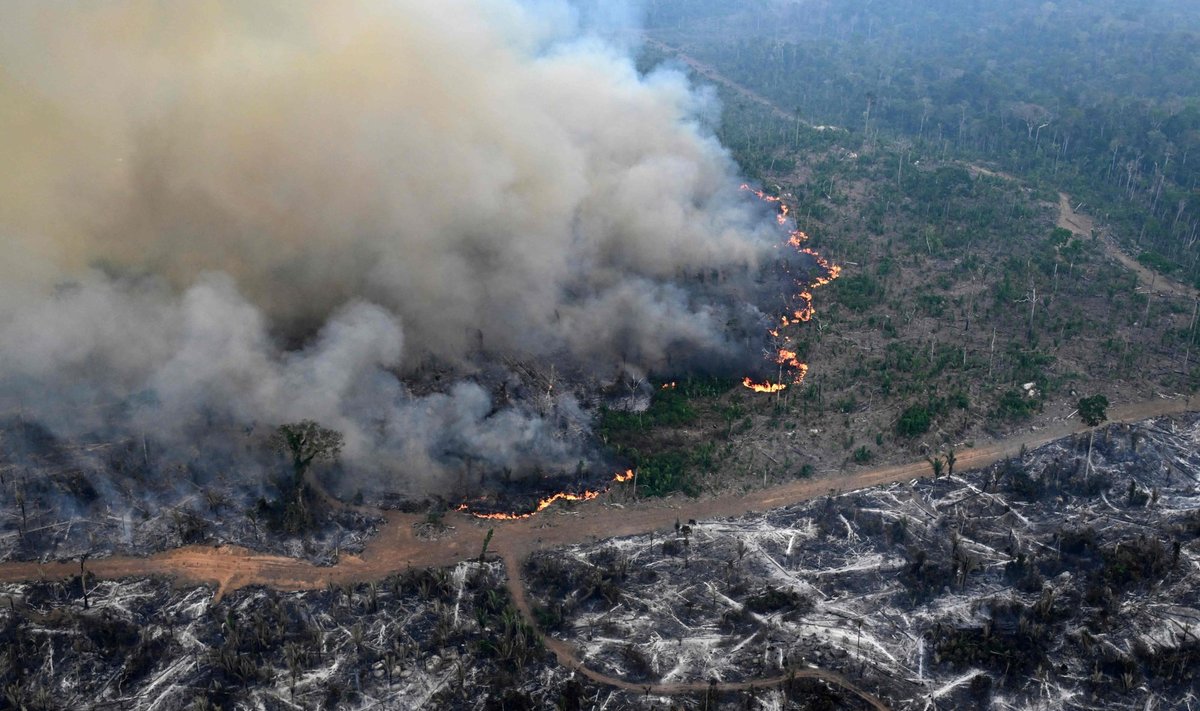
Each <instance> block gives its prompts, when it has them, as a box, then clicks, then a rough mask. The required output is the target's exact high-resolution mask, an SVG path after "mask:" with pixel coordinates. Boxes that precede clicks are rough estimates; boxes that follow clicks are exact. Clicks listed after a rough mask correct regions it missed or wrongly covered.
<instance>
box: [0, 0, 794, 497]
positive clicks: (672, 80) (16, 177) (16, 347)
mask: <svg viewBox="0 0 1200 711" xmlns="http://www.w3.org/2000/svg"><path fill="white" fill-rule="evenodd" d="M605 7H606V4H601V3H596V4H592V5H590V6H588V7H586V8H583V9H580V8H579V7H578V6H573V5H571V4H570V3H568V2H566V1H565V0H562V1H558V0H542V1H540V2H521V1H519V0H439V1H438V2H428V1H427V0H389V1H387V2H384V1H382V0H379V1H377V2H366V1H364V2H295V1H291V0H288V1H284V0H279V1H277V2H253V3H247V2H241V0H185V1H181V2H171V3H163V2H158V1H157V0H114V1H112V2H99V3H88V4H77V3H67V2H49V1H47V0H32V1H29V2H26V1H25V0H10V1H9V2H6V3H4V4H3V5H0V154H3V155H5V156H6V163H7V166H6V170H5V171H4V172H3V173H2V174H0V195H2V196H3V199H0V239H3V245H4V254H5V258H4V259H3V260H0V391H2V392H3V394H4V396H5V397H6V398H7V400H8V401H9V402H10V403H11V402H17V403H18V404H19V406H20V407H21V408H22V411H23V413H24V414H25V415H26V416H32V417H34V418H38V419H42V420H45V421H47V422H50V423H53V424H52V426H54V427H56V428H59V429H64V430H67V431H68V432H70V431H76V432H78V431H82V430H84V429H88V428H95V427H98V426H99V423H98V422H97V420H96V418H95V417H91V416H89V414H88V413H89V412H91V411H92V409H94V408H95V407H97V406H98V404H103V403H113V402H120V403H123V407H122V412H123V413H125V414H123V415H122V422H120V423H119V424H120V426H121V427H130V428H134V427H136V428H138V429H139V430H141V431H145V430H147V429H149V430H150V431H152V432H158V433H160V436H163V437H169V436H170V433H171V432H172V431H173V430H178V429H179V428H181V427H182V426H183V424H184V423H187V422H191V421H193V420H195V418H197V417H199V416H200V415H201V413H203V416H205V417H209V418H211V417H218V418H222V419H225V420H228V421H230V422H235V423H243V424H253V423H278V422H282V421H287V420H293V419H299V418H312V419H317V420H320V421H321V422H323V423H324V424H326V425H328V426H332V427H336V428H338V429H341V430H342V431H343V432H344V433H345V434H346V436H347V440H348V441H347V452H346V453H347V455H348V458H349V460H350V463H351V465H352V466H353V467H357V468H358V469H360V470H364V471H370V472H373V473H376V474H380V473H382V474H385V475H387V477H385V478H387V479H390V480H391V481H390V482H388V483H389V484H394V485H397V486H404V485H414V486H416V488H418V489H421V488H429V487H431V486H438V485H444V484H453V483H454V482H453V481H448V475H450V474H454V473H456V472H457V473H458V474H459V475H461V473H462V471H464V470H467V469H471V468H472V467H475V468H478V469H481V470H482V469H487V468H496V467H506V468H515V469H520V468H533V467H537V466H568V465H569V464H570V463H571V462H572V461H573V460H575V459H577V458H578V457H579V456H580V451H579V450H578V448H577V447H576V446H575V445H574V444H572V442H571V437H569V436H567V435H566V434H565V433H574V432H578V431H579V430H580V429H581V428H583V427H584V425H585V423H586V419H587V418H586V415H585V414H583V413H582V412H580V410H579V409H578V407H577V405H576V403H575V402H574V400H572V399H571V398H570V397H569V396H559V395H553V396H550V395H547V397H548V398H549V400H546V399H545V398H543V401H542V402H541V404H540V405H536V406H535V405H532V404H530V405H520V404H516V405H511V406H508V407H506V408H501V409H498V408H499V406H500V405H503V404H504V403H497V402H493V400H494V399H495V398H494V397H493V394H492V393H490V392H488V391H487V390H485V389H484V388H482V387H481V386H479V385H476V384H472V383H469V382H465V381H463V382H459V383H458V384H457V385H454V386H453V387H450V388H449V389H448V391H447V392H446V393H445V394H439V395H434V396H426V397H419V398H418V397H414V396H412V395H411V394H410V393H409V391H408V389H407V388H406V387H405V386H404V385H403V384H402V382H401V379H402V377H403V376H405V375H406V374H412V373H414V372H416V371H417V370H418V369H419V368H422V367H426V368H427V367H431V366H437V367H441V368H449V369H451V370H454V371H456V372H458V373H460V374H469V373H471V372H478V369H479V368H480V367H481V364H483V363H487V362H494V361H497V360H500V359H515V360H530V359H538V360H540V361H552V362H556V363H562V364H564V365H566V366H568V367H574V368H577V369H593V370H597V371H598V370H599V369H604V372H603V374H602V375H603V377H609V376H611V374H612V373H614V372H616V370H617V368H618V367H619V366H621V365H627V366H629V367H631V368H635V369H639V370H641V371H655V370H659V371H662V370H665V369H668V368H672V367H682V366H685V365H687V364H689V363H712V364H726V365H727V364H730V363H733V362H737V361H738V360H739V359H741V358H743V357H744V356H745V353H746V350H747V343H746V341H745V340H744V337H742V336H740V335H733V334H734V333H735V331H736V329H734V330H731V328H730V324H731V323H745V322H747V321H752V320H753V319H754V318H755V317H756V316H757V313H756V312H755V311H754V309H753V307H751V306H748V305H744V302H745V299H744V298H742V297H744V294H741V293H739V289H741V288H742V285H744V282H745V281H746V280H745V278H744V277H745V275H747V274H753V273H754V270H755V269H756V268H757V267H758V265H759V263H760V262H761V261H762V260H763V257H764V255H765V254H767V250H768V249H769V247H770V245H771V244H772V243H773V241H774V239H775V233H774V231H773V229H772V225H771V223H770V221H769V220H763V215H762V212H761V209H760V208H759V206H757V205H755V204H753V202H752V201H750V200H748V199H747V197H746V196H745V195H744V194H741V193H739V191H738V189H737V187H738V181H737V179H736V176H735V167H734V166H733V164H732V162H731V161H730V159H729V157H728V155H727V154H726V153H725V152H724V151H723V150H722V148H721V147H720V146H719V145H718V144H717V142H716V140H715V139H714V137H713V136H712V133H711V132H710V130H709V129H708V128H707V126H708V124H709V122H710V121H711V118H712V117H713V115H714V106H713V101H712V97H711V96H710V95H709V94H707V93H705V92H702V91H697V90H696V89H694V88H693V87H691V86H690V85H689V84H688V82H687V80H686V78H685V77H684V76H683V75H682V74H680V73H677V72H673V71H658V72H654V73H652V74H650V75H648V76H643V75H639V73H638V72H637V71H636V70H635V67H634V64H633V61H632V59H631V57H630V55H629V53H628V51H627V45H628V43H629V42H630V38H631V37H633V36H634V35H631V34H629V33H622V32H621V31H620V30H621V25H623V24H624V22H625V21H627V20H628V19H629V18H631V17H632V16H633V14H632V13H630V12H629V11H628V8H627V7H625V6H623V5H622V7H620V8H618V9H617V10H615V11H613V10H612V9H611V8H609V10H606V11H604V12H601V8H605ZM613 18H619V20H618V21H614V19H613ZM598 28H599V29H598ZM601 30H602V31H601ZM518 385H519V384H518ZM10 406H11V404H10ZM105 412H106V413H107V412H110V410H108V409H105ZM105 417H111V415H109V414H106V415H105ZM105 424H107V425H114V424H116V423H112V422H107V423H105ZM449 478H452V477H449ZM404 482H408V483H409V484H404Z"/></svg>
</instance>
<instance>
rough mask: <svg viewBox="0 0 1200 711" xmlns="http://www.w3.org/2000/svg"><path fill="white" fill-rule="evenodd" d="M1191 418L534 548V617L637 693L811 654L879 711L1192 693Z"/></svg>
mask: <svg viewBox="0 0 1200 711" xmlns="http://www.w3.org/2000/svg"><path fill="white" fill-rule="evenodd" d="M1198 444H1200V418H1198V417H1197V416H1194V415H1192V416H1183V417H1179V418H1175V419H1159V420H1154V421H1149V422H1146V423H1142V424H1139V425H1136V426H1125V425H1119V426H1118V425H1114V426H1110V427H1107V428H1105V429H1102V430H1100V431H1099V432H1098V433H1097V434H1096V437H1095V440H1094V442H1093V443H1092V447H1091V450H1092V451H1091V464H1090V466H1089V464H1088V449H1089V438H1088V437H1087V436H1082V435H1081V436H1077V437H1074V438H1069V439H1067V440H1062V441H1059V442H1056V443H1054V444H1051V445H1048V446H1046V447H1043V448H1040V449H1038V450H1036V451H1034V452H1031V453H1028V454H1025V455H1023V456H1021V457H1018V458H1013V459H1011V460H1008V461H1004V462H1001V463H999V464H997V465H995V466H992V467H990V468H988V469H985V470H982V471H974V472H968V473H959V472H956V473H955V474H954V475H953V476H943V477H942V478H940V479H938V480H936V481H932V480H926V481H918V482H913V483H910V484H896V485H892V486H887V487H881V488H878V489H871V490H864V491H857V492H852V493H847V494H831V495H830V496H828V497H825V498H823V499H821V500H818V501H813V502H811V503H808V504H805V505H801V506H795V507H791V508H788V509H782V510H779V511H774V512H770V513H765V514H759V515H754V516H750V517H747V518H745V519H739V520H729V521H711V522H700V523H696V522H680V524H679V526H678V527H677V528H676V529H675V530H673V531H668V532H667V533H666V534H660V535H649V536H639V537H635V538H626V539H617V540H612V541H608V542H604V543H601V544H596V545H584V546H575V547H572V548H569V549H566V550H563V551H555V552H542V553H537V554H535V555H534V556H533V557H532V558H531V559H530V561H529V563H528V564H527V567H526V569H525V577H526V580H527V581H528V583H529V585H530V589H531V593H532V595H533V597H534V599H535V600H536V601H537V605H538V607H537V614H538V617H539V620H540V623H541V624H542V625H543V626H545V627H546V628H547V629H548V630H549V631H550V633H551V634H553V635H555V636H556V637H561V638H563V639H566V640H569V641H571V642H572V643H573V644H575V645H576V646H577V647H578V649H579V650H580V656H581V658H582V659H583V660H584V662H585V663H587V664H589V665H591V666H593V667H594V668H596V669H598V670H603V671H605V672H606V673H610V674H613V675H618V676H622V677H624V678H629V679H635V680H641V681H645V682H647V683H649V682H682V681H697V680H699V681H703V680H708V679H717V680H720V681H734V680H751V679H755V678H761V677H763V676H767V675H771V674H778V673H782V672H783V671H784V670H786V669H787V668H789V667H790V666H791V665H796V664H804V663H811V664H814V665H817V666H821V667H825V668H831V669H834V670H837V671H840V672H842V673H843V674H845V675H847V676H849V677H851V678H858V677H859V676H860V675H861V677H862V680H863V681H862V685H863V686H864V687H865V688H868V689H872V690H875V691H876V692H877V693H879V694H880V695H882V696H884V697H887V698H889V699H891V700H892V702H893V703H894V705H895V706H896V707H897V708H925V707H926V704H927V703H928V702H930V701H934V702H935V703H937V704H939V705H941V704H950V705H952V706H954V707H956V708H969V707H972V706H980V707H987V705H988V703H989V701H988V700H989V699H991V700H992V703H994V704H995V705H997V706H999V705H1000V704H1006V706H1003V707H1006V708H1034V707H1038V705H1039V704H1045V703H1050V704H1051V705H1053V706H1055V707H1060V708H1061V707H1066V708H1094V707H1097V706H1103V707H1105V708H1125V707H1130V708H1133V707H1137V708H1141V707H1143V706H1145V705H1146V704H1148V703H1149V704H1153V705H1156V706H1157V705H1165V706H1169V707H1175V706H1177V705H1180V704H1183V703H1185V702H1186V700H1188V699H1191V700H1193V701H1194V700H1195V698H1196V688H1195V684H1196V679H1195V676H1194V674H1195V672H1194V669H1195V663H1196V662H1197V661H1200V658H1198V657H1197V656H1196V655H1197V649H1198V646H1197V643H1196V639H1197V638H1196V636H1195V635H1196V631H1195V625H1196V621H1197V619H1200V612H1198V610H1200V588H1198V587H1197V585H1196V577H1195V569H1196V566H1197V565H1198V563H1197V561H1198V560H1200V547H1198V546H1200V538H1198V537H1197V532H1198V531H1200V528H1198V524H1197V521H1200V518H1198V517H1197V515H1196V508H1197V506H1198V505H1200V498H1198V496H1200V495H1198V494H1197V492H1198V491H1200V487H1198V484H1197V482H1198V481H1200V452H1198V450H1200V447H1198V446H1197V445H1198Z"/></svg>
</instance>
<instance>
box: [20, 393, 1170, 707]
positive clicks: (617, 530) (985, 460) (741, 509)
mask: <svg viewBox="0 0 1200 711" xmlns="http://www.w3.org/2000/svg"><path fill="white" fill-rule="evenodd" d="M1190 407H1191V402H1190V400H1188V399H1184V398H1182V397H1179V398H1175V399H1157V400H1151V401H1147V402H1140V403H1132V404H1129V405H1125V406H1118V407H1115V408H1113V409H1112V410H1111V411H1110V417H1111V421H1113V422H1136V421H1139V420H1144V419H1147V418H1150V417H1156V416H1159V415H1167V414H1174V413H1180V412H1186V411H1188V410H1189V409H1190ZM1083 430H1084V428H1083V427H1082V425H1080V424H1079V423H1078V422H1075V421H1058V422H1055V423H1053V424H1051V425H1049V426H1047V427H1043V428H1041V429H1037V430H1030V431H1028V432H1024V433H1021V434H1019V435H1016V436H1013V437H1010V438H1008V439H1006V440H1004V441H1001V442H997V443H995V444H992V445H988V446H985V447H980V448H976V449H968V450H965V451H962V452H959V453H958V459H957V464H958V468H959V469H960V470H962V471H965V470H968V469H974V468H979V467H984V466H987V465H989V464H991V463H993V462H996V461H999V460H1000V459H1003V458H1004V457H1008V456H1012V455H1015V454H1017V453H1018V452H1020V450H1021V448H1022V447H1028V448H1031V449H1032V448H1035V447H1038V446H1041V445H1043V444H1046V443H1048V442H1051V441H1053V440H1055V439H1058V438H1060V437H1064V436H1067V435H1070V434H1072V433H1074V432H1080V431H1083ZM928 474H929V466H928V465H927V463H926V462H924V461H919V462H914V463H910V464H902V465H896V466H888V467H877V468H873V469H867V470H863V471H859V472H855V473H853V474H849V475H845V476H839V477H836V478H833V477H831V478H824V479H805V480H798V481H793V482H789V483H786V484H782V485H780V486H775V487H771V488H768V489H762V490H759V491H752V492H749V493H747V494H745V495H741V496H738V495H727V496H721V497H717V498H711V499H696V500H691V499H686V500H678V499H675V500H656V501H653V502H643V503H639V504H637V505H633V506H627V507H617V506H614V505H605V504H603V503H601V502H599V501H593V502H589V503H587V504H583V505H580V506H578V507H576V508H575V509H574V510H573V511H569V512H563V511H559V512H554V511H553V510H550V511H547V512H546V513H545V514H542V515H539V516H535V517H533V518H529V519H524V520H520V521H506V522H482V521H479V520H477V519H473V518H470V517H468V516H466V515H463V514H453V515H451V516H449V517H448V520H449V522H450V523H451V524H452V525H453V528H452V530H450V531H448V532H447V535H445V536H443V537H441V538H440V539H438V540H436V541H428V540H423V539H420V538H417V537H416V536H415V535H414V533H413V531H414V524H416V523H418V522H420V521H422V520H423V517H421V516H419V515H415V514H402V513H396V512H388V513H387V515H386V521H385V523H384V525H383V526H382V528H381V530H380V531H379V534H378V535H377V536H376V537H375V538H374V539H372V540H371V542H370V543H369V544H368V545H367V546H366V548H365V550H364V551H363V554H362V555H361V556H343V557H342V559H341V560H340V561H338V563H337V565H334V566H332V567H324V568H323V567H318V566H315V565H313V564H312V563H309V562H307V561H303V560H297V559H294V558H285V557H282V556H274V555H267V554H262V553H255V552H253V551H250V550H246V549H243V548H237V547H234V546H219V547H204V546H188V547H185V548H179V549H176V550H172V551H166V552H163V553H159V554H156V555H152V556H149V557H145V558H133V557H126V556H114V557H111V558H104V559H98V560H93V561H89V562H88V564H87V568H88V571H89V572H90V573H92V574H94V575H96V576H99V577H103V578H122V577H146V576H153V575H161V576H170V577H174V578H175V579H176V580H178V581H179V582H181V583H185V584H196V585H202V584H210V583H211V584H215V585H217V596H218V597H220V596H221V595H223V594H224V593H225V592H227V591H230V590H235V589H237V588H240V587H244V586H247V585H265V586H268V587H272V588H276V589H279V590H313V589H318V588H322V587H325V586H326V585H328V584H329V583H352V582H362V581H368V580H377V579H380V578H383V577H386V576H387V575H389V574H391V573H393V572H396V571H400V570H404V569H406V568H409V567H433V566H447V565H453V564H455V563H458V562H460V561H463V560H467V559H469V558H472V557H474V556H476V555H478V553H479V550H480V548H481V546H482V543H483V539H484V536H485V535H486V532H487V530H488V529H489V528H494V529H495V535H494V538H493V540H492V546H491V549H492V550H493V551H494V552H495V553H497V554H498V555H500V557H501V558H503V560H504V561H505V563H506V565H507V567H508V574H509V575H508V580H509V583H508V586H509V590H510V592H511V594H512V596H513V599H514V601H515V603H516V604H517V606H518V608H519V609H520V611H521V612H522V614H523V615H524V616H525V618H526V620H527V621H528V622H529V623H530V624H534V622H533V616H532V614H531V610H530V608H529V601H528V596H527V594H526V591H525V586H524V582H523V581H522V580H521V573H520V571H521V567H520V562H521V561H522V560H524V559H525V557H526V556H528V555H529V553H530V552H532V551H535V550H539V549H543V548H552V547H559V546H564V545H570V544H575V543H585V542H588V541H595V540H598V539H602V538H611V537H616V536H628V535H634V534H641V533H648V532H650V531H655V530H659V529H666V528H671V527H673V526H674V523H675V522H676V521H677V520H688V519H697V520H705V519H714V518H723V517H731V516H739V515H743V514H746V513H749V512H754V511H763V510H768V509H772V508H779V507H782V506H787V505H790V504H794V503H799V502H802V501H807V500H810V499H813V498H816V497H819V496H822V495H824V494H827V493H829V492H831V491H835V490H841V491H850V490H854V489H862V488H867V487H871V486H878V485H881V484H888V483H892V482H896V481H905V480H909V479H915V478H919V477H923V476H927V475H928ZM78 570H79V564H78V562H71V561H62V562H54V563H45V564H43V563H37V562H10V563H5V564H3V565H0V581H4V582H14V581H24V580H57V579H62V578H65V577H69V576H71V575H74V574H75V573H76V572H77V571H78ZM545 642H546V646H547V648H548V649H550V650H551V651H552V652H553V653H554V654H555V656H556V657H557V658H558V660H559V662H560V663H561V664H563V665H564V666H567V667H569V668H571V669H574V670H576V671H578V672H579V673H580V674H583V675H584V676H587V677H588V678H589V679H592V680H593V681H595V682H598V683H601V684H606V685H608V686H613V687H617V688H621V689H627V690H631V691H638V692H643V691H644V692H647V693H655V694H681V693H695V692H704V691H705V690H707V689H709V688H710V685H709V684H706V683H700V682H697V683H692V684H667V685H663V684H649V685H646V684H637V683H634V682H628V681H624V680H621V679H616V678H613V677H609V676H606V675H603V674H600V673H599V672H596V671H594V670H591V669H587V668H586V667H585V666H584V665H583V664H582V662H580V660H579V659H578V657H577V656H576V655H575V653H574V652H573V650H571V648H570V647H569V645H567V644H566V643H565V642H562V641H559V640H554V639H552V638H546V640H545ZM789 677H810V678H817V679H822V680H824V681H826V682H827V683H830V684H834V685H836V686H839V687H841V688H843V689H846V690H847V691H850V692H852V693H854V694H856V695H858V696H859V697H861V698H862V699H863V700H864V701H866V702H867V703H868V704H870V705H871V706H873V707H874V708H877V709H884V708H886V707H885V706H884V705H883V704H882V703H881V702H880V701H879V700H878V699H877V698H875V697H873V696H871V695H870V694H868V693H866V692H865V691H863V690H861V689H859V688H858V687H856V686H855V685H854V684H853V683H852V682H850V681H849V680H847V679H845V678H844V677H842V676H841V675H839V674H836V673H834V672H829V671H824V670H820V669H812V668H800V669H796V670H794V673H792V674H789V676H780V677H772V678H767V679H758V680H756V681H754V682H752V683H751V682H738V683H729V684H718V685H717V686H716V687H714V690H717V691H736V690H743V689H746V688H749V687H750V686H751V685H753V686H755V687H756V688H762V687H765V686H777V685H779V684H782V683H784V682H785V681H787V679H788V678H789Z"/></svg>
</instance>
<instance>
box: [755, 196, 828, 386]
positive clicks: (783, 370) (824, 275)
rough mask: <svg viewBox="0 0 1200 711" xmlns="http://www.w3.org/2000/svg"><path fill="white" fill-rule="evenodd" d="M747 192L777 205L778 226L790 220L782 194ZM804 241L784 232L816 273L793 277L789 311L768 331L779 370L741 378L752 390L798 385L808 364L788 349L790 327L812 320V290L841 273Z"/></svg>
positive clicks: (799, 234) (803, 237)
mask: <svg viewBox="0 0 1200 711" xmlns="http://www.w3.org/2000/svg"><path fill="white" fill-rule="evenodd" d="M742 189H743V190H751V188H750V186H749V185H745V184H743V185H742ZM751 192H753V193H754V194H755V195H757V196H758V197H759V199H761V200H765V201H767V202H770V203H775V204H777V205H778V207H779V214H778V215H776V218H775V219H776V222H778V223H779V225H780V226H783V227H787V226H789V224H792V220H791V218H790V217H789V215H790V209H789V208H788V205H787V203H786V202H784V201H783V198H781V197H778V196H775V195H768V194H767V193H765V192H763V191H762V190H751ZM807 241H808V235H807V234H805V233H804V232H803V231H801V230H799V229H792V230H791V231H790V232H789V233H788V237H787V241H786V242H785V244H786V245H787V246H788V247H790V248H792V249H794V250H796V252H797V253H799V254H804V255H807V256H808V257H810V258H811V259H812V261H813V262H815V264H816V266H817V268H818V270H819V273H818V274H817V275H816V276H813V277H808V278H806V279H804V280H798V281H796V287H797V288H798V289H799V292H798V293H796V294H794V295H793V296H792V297H791V307H790V308H791V312H790V313H789V314H785V315H783V316H780V317H779V321H778V324H777V325H776V326H775V327H774V328H772V329H770V330H769V331H768V333H769V334H770V336H771V339H772V342H773V343H774V344H775V347H776V349H777V350H776V353H775V356H774V358H773V360H774V362H775V363H776V364H777V365H778V366H779V374H778V377H777V378H776V379H775V380H774V381H770V380H767V381H763V382H755V380H754V378H751V377H746V378H745V379H744V380H743V381H742V385H743V386H744V387H746V388H749V389H750V390H753V391H754V392H756V393H778V392H782V391H784V390H786V389H787V388H788V386H789V385H800V384H801V383H803V382H804V378H805V377H806V376H807V375H808V364H807V363H802V362H801V361H800V359H799V357H798V356H797V355H796V352H795V351H794V350H790V349H791V347H792V346H791V332H790V329H791V328H792V327H794V326H799V325H801V324H805V323H808V322H809V321H811V320H812V318H813V316H815V315H816V308H815V307H814V306H813V297H812V290H813V289H816V288H817V287H821V286H825V285H826V284H829V283H830V282H832V281H833V280H834V279H837V278H838V277H839V276H840V275H841V273H842V268H841V267H840V266H838V265H836V264H833V263H831V262H829V260H827V259H825V258H824V257H822V256H821V255H819V254H817V252H816V251H814V250H813V249H812V248H810V247H806V246H805V245H804V243H805V242H807ZM785 376H786V378H785ZM785 380H786V381H787V382H785Z"/></svg>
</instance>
